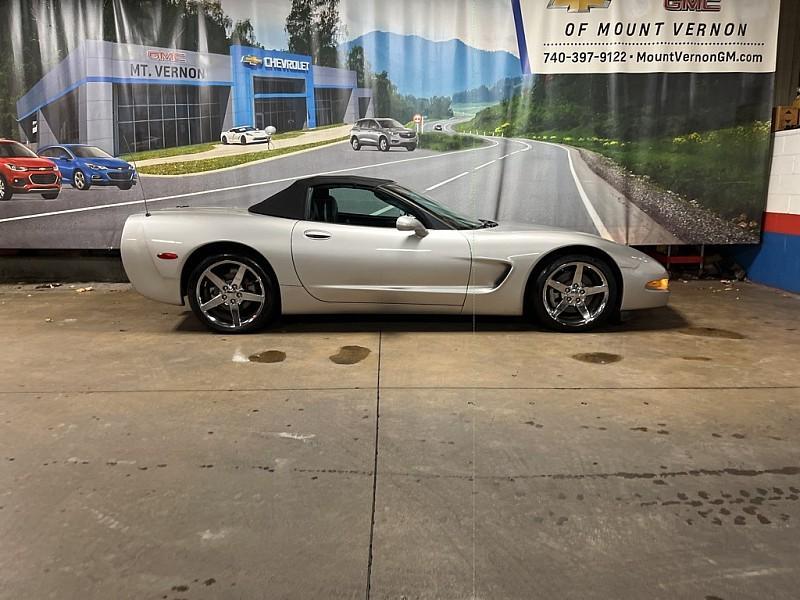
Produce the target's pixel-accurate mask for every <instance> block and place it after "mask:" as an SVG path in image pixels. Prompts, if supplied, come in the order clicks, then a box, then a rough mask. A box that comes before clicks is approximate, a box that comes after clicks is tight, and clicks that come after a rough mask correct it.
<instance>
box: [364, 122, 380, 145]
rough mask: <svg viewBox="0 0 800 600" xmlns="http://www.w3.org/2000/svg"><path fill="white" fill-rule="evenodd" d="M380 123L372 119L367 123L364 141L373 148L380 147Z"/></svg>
mask: <svg viewBox="0 0 800 600" xmlns="http://www.w3.org/2000/svg"><path fill="white" fill-rule="evenodd" d="M378 133H379V130H378V122H377V121H374V120H372V119H370V120H369V121H367V127H366V129H365V130H364V139H365V140H366V141H367V143H368V144H370V145H372V146H377V145H378Z"/></svg>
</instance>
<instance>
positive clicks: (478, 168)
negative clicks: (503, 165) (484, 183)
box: [472, 159, 497, 171]
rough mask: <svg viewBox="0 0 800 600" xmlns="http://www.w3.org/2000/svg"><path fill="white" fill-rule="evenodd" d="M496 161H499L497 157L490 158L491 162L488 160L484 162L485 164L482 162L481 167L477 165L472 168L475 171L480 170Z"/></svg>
mask: <svg viewBox="0 0 800 600" xmlns="http://www.w3.org/2000/svg"><path fill="white" fill-rule="evenodd" d="M496 162H497V159H494V160H490V161H489V162H487V163H483V164H482V165H481V166H480V167H475V168H474V169H472V170H473V171H480V170H481V169H483V168H484V167H488V166H489V165H491V164H493V163H496Z"/></svg>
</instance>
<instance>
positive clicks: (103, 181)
mask: <svg viewBox="0 0 800 600" xmlns="http://www.w3.org/2000/svg"><path fill="white" fill-rule="evenodd" d="M87 178H88V179H89V181H90V182H91V184H92V185H116V186H121V185H136V180H137V177H136V171H135V170H133V169H128V170H119V171H118V170H113V169H109V170H106V171H96V170H94V169H91V170H90V171H89V172H88V173H87Z"/></svg>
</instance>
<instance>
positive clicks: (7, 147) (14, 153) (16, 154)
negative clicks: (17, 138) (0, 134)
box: [0, 142, 39, 158]
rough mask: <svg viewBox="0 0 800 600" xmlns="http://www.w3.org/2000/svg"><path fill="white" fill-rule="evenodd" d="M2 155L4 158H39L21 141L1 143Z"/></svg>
mask: <svg viewBox="0 0 800 600" xmlns="http://www.w3.org/2000/svg"><path fill="white" fill-rule="evenodd" d="M0 156H2V157H4V158H39V157H38V156H36V153H34V152H32V151H31V150H28V149H27V148H26V147H25V146H23V145H22V144H20V143H19V142H2V143H0Z"/></svg>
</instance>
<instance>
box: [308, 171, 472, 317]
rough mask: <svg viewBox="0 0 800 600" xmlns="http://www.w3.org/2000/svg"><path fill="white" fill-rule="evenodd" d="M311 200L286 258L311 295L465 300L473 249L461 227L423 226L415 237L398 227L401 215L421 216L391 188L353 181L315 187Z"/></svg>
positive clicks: (384, 300) (381, 300)
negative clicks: (425, 231)
mask: <svg viewBox="0 0 800 600" xmlns="http://www.w3.org/2000/svg"><path fill="white" fill-rule="evenodd" d="M310 203H311V208H310V211H309V218H308V219H307V220H304V221H299V222H298V223H297V224H296V225H295V227H294V229H293V231H292V257H293V260H294V265H295V270H296V271H297V275H298V277H299V279H300V281H301V283H302V285H303V286H304V287H305V288H306V290H308V292H309V293H310V294H311V295H312V296H314V297H315V298H317V299H318V300H321V301H323V302H337V303H349V302H360V303H376V304H409V305H442V306H453V307H460V306H463V304H464V299H465V296H466V291H467V284H468V282H469V274H470V260H471V253H470V246H469V242H468V241H467V238H466V236H464V235H463V233H462V232H460V231H457V230H454V229H429V231H428V235H427V236H425V237H418V236H417V235H416V234H415V233H413V232H408V231H398V230H397V228H396V226H395V223H396V221H397V218H398V217H399V216H401V215H403V214H412V215H413V216H417V217H418V218H420V219H424V216H423V215H418V214H415V213H414V211H413V209H412V210H409V206H408V205H404V203H403V202H402V201H400V200H399V199H398V198H396V197H394V196H392V195H391V194H387V193H383V192H381V191H373V190H370V189H365V188H359V187H355V186H322V187H317V188H314V189H313V190H311V192H310ZM423 222H424V221H423Z"/></svg>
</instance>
